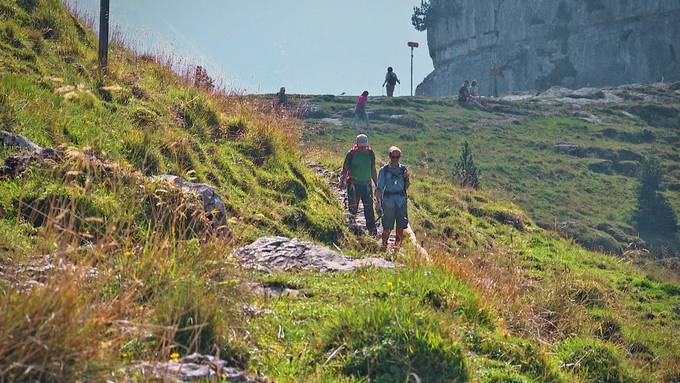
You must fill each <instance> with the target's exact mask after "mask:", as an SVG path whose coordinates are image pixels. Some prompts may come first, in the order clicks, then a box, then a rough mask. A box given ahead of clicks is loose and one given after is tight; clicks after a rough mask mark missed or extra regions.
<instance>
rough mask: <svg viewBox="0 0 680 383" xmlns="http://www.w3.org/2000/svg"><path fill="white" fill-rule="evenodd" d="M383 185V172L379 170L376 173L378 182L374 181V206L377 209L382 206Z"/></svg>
mask: <svg viewBox="0 0 680 383" xmlns="http://www.w3.org/2000/svg"><path fill="white" fill-rule="evenodd" d="M384 187H385V182H384V179H383V172H382V170H381V171H380V174H379V175H378V182H376V185H375V201H376V206H377V207H378V210H379V209H380V208H381V207H382V196H383V188H384Z"/></svg>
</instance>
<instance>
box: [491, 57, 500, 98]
mask: <svg viewBox="0 0 680 383" xmlns="http://www.w3.org/2000/svg"><path fill="white" fill-rule="evenodd" d="M502 75H503V70H502V69H501V68H499V67H498V65H497V64H496V55H495V54H494V55H493V60H492V63H491V69H489V76H491V77H493V96H494V97H498V77H500V76H502Z"/></svg>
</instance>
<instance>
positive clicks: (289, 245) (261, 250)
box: [234, 237, 395, 273]
mask: <svg viewBox="0 0 680 383" xmlns="http://www.w3.org/2000/svg"><path fill="white" fill-rule="evenodd" d="M234 255H235V257H236V258H237V259H238V260H239V261H240V262H241V264H243V265H244V266H245V267H247V268H250V269H255V270H259V271H262V272H265V273H271V272H273V271H290V270H310V271H317V272H322V273H323V272H350V271H354V270H356V269H358V268H361V267H379V268H389V269H392V268H394V267H395V265H394V263H392V262H389V261H386V260H384V259H382V258H363V259H354V258H350V257H347V256H344V255H341V254H338V253H337V252H335V251H333V250H331V249H328V248H326V247H321V246H318V245H315V244H313V243H311V242H304V241H300V240H298V239H290V238H286V237H263V238H260V239H258V240H257V241H255V242H253V243H251V244H250V245H248V246H246V247H242V248H241V249H239V250H237V251H236V252H235V253H234Z"/></svg>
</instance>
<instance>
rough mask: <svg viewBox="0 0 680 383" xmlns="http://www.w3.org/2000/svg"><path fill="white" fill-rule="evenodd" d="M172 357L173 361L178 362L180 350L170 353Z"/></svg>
mask: <svg viewBox="0 0 680 383" xmlns="http://www.w3.org/2000/svg"><path fill="white" fill-rule="evenodd" d="M170 359H171V360H172V361H173V362H177V361H178V360H179V353H178V352H173V353H172V354H170Z"/></svg>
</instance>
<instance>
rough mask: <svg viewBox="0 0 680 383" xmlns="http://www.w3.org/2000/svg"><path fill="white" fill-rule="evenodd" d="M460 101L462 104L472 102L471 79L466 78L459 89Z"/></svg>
mask: <svg viewBox="0 0 680 383" xmlns="http://www.w3.org/2000/svg"><path fill="white" fill-rule="evenodd" d="M458 103H459V104H460V105H462V106H465V105H468V104H469V103H470V81H468V80H465V81H464V82H463V86H461V87H460V89H459V90H458Z"/></svg>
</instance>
